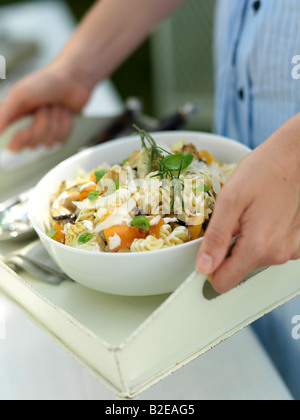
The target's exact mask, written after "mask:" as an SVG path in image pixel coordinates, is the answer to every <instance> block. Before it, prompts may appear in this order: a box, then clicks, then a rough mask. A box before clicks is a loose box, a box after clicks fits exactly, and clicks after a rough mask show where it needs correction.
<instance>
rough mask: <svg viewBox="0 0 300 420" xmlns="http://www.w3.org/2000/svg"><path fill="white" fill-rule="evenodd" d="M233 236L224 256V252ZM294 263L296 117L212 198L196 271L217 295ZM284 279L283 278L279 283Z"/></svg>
mask: <svg viewBox="0 0 300 420" xmlns="http://www.w3.org/2000/svg"><path fill="white" fill-rule="evenodd" d="M237 235H239V237H238V239H237V242H236V245H235V246H234V248H233V252H232V254H231V256H230V257H228V258H226V257H227V253H228V248H229V245H230V242H231V240H232V238H233V237H235V236H237ZM299 258H300V116H299V115H297V116H296V117H294V118H293V119H292V120H290V121H289V122H288V123H286V124H285V125H284V126H283V127H281V128H280V129H279V130H278V131H277V132H276V133H275V134H273V136H271V137H270V139H268V140H267V141H266V142H265V143H263V144H262V145H261V146H260V147H258V148H257V149H256V150H254V151H253V152H252V153H251V154H250V155H248V156H247V157H246V158H245V159H244V160H243V161H242V162H241V163H240V165H239V166H238V168H237V170H236V171H235V172H234V174H233V175H232V176H231V178H229V180H228V182H227V183H226V184H225V186H224V188H223V190H222V191H221V193H220V195H219V197H218V198H217V202H216V207H215V212H214V214H213V217H212V220H211V222H210V224H209V227H208V229H207V232H206V235H205V238H204V241H203V243H202V246H201V248H200V251H199V255H198V259H197V263H196V268H197V270H198V271H199V272H201V273H203V274H207V275H209V278H210V281H211V283H212V285H213V287H214V288H215V290H216V291H218V292H219V293H225V292H227V291H229V290H230V289H232V288H233V287H235V286H236V285H237V284H238V283H239V282H240V281H241V280H242V279H243V278H244V277H245V276H246V275H247V274H249V273H250V272H251V271H253V270H254V269H258V268H262V267H265V266H272V265H280V264H283V263H286V262H287V261H289V260H295V259H299ZM283 280H284V279H283Z"/></svg>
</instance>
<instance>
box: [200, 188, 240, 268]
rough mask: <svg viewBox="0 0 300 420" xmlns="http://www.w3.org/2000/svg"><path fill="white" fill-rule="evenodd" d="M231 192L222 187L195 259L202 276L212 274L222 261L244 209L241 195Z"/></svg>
mask: <svg viewBox="0 0 300 420" xmlns="http://www.w3.org/2000/svg"><path fill="white" fill-rule="evenodd" d="M232 191H233V193H232ZM232 191H231V189H230V188H228V189H226V188H225V187H224V189H223V190H222V192H221V193H220V195H219V197H218V199H217V202H216V206H215V210H214V213H213V216H212V219H211V221H210V223H209V226H208V228H207V231H206V233H205V236H204V239H203V242H202V245H201V247H200V250H199V254H198V257H197V262H196V269H197V271H199V272H200V273H202V274H211V273H213V272H214V271H215V270H217V268H218V267H219V266H220V265H221V263H222V262H223V261H224V259H225V257H226V256H227V253H228V249H229V246H230V242H231V240H232V238H233V237H234V234H235V233H236V231H237V229H238V226H239V224H238V222H239V220H240V218H241V216H242V214H243V211H244V209H245V207H246V203H244V202H243V199H242V195H238V194H236V192H235V191H236V190H235V189H232Z"/></svg>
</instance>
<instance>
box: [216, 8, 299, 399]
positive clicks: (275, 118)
mask: <svg viewBox="0 0 300 420" xmlns="http://www.w3.org/2000/svg"><path fill="white" fill-rule="evenodd" d="M215 64H216V121H215V124H216V131H217V132H218V133H219V134H221V135H224V136H227V137H230V138H233V139H236V140H238V141H240V142H242V143H245V144H246V145H247V146H249V147H250V148H255V147H257V146H258V145H259V144H261V143H262V142H263V141H265V140H266V139H267V138H268V137H269V136H270V135H271V134H272V133H273V132H274V131H276V130H277V129H278V128H279V127H280V126H281V125H282V124H283V123H285V122H286V121H287V120H289V119H290V118H291V117H292V116H294V115H295V114H297V113H298V112H300V0H261V1H255V0H219V3H218V8H217V12H216V35H215ZM299 141H300V133H299ZM282 280H283V281H284V279H282ZM295 316H300V297H299V298H296V299H294V300H293V301H291V302H289V303H288V304H286V305H284V306H283V307H281V308H279V309H277V310H275V311H273V312H272V313H271V314H270V315H267V316H265V317H264V318H263V319H261V320H260V321H258V322H257V323H256V324H254V328H255V330H256V331H257V332H258V334H259V336H260V338H261V340H262V342H263V343H264V345H265V347H266V349H267V350H268V352H269V354H270V355H271V357H272V359H273V361H274V362H275V364H276V366H277V367H278V369H279V371H280V373H281V374H282V377H283V378H284V379H285V381H286V383H287V385H288V386H289V388H290V390H291V392H292V393H293V395H294V397H295V398H296V399H300V340H294V339H293V338H292V328H293V324H292V320H293V319H294V317H295ZM299 318H300V317H299Z"/></svg>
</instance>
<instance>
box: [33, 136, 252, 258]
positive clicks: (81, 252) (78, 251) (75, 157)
mask: <svg viewBox="0 0 300 420" xmlns="http://www.w3.org/2000/svg"><path fill="white" fill-rule="evenodd" d="M149 134H150V135H151V136H153V137H160V138H163V137H168V136H170V135H177V136H185V135H192V136H205V137H207V138H209V137H210V138H214V139H216V140H221V141H224V142H227V144H232V143H234V144H235V145H237V146H240V147H241V149H244V150H245V151H248V153H250V152H251V149H250V148H249V147H248V146H246V145H244V144H243V143H240V142H239V141H237V140H234V139H230V138H228V137H224V136H220V135H218V134H214V133H206V132H201V131H188V130H181V131H161V132H154V133H151V132H150V133H149ZM137 138H139V134H138V133H137V134H135V133H134V135H129V136H126V137H122V138H120V139H114V140H111V141H109V142H107V143H104V144H99V145H97V146H93V147H90V148H88V149H86V150H82V151H80V152H78V153H76V154H75V155H72V156H70V157H69V158H67V159H65V160H63V161H62V162H60V163H59V164H58V165H56V166H54V167H53V168H52V169H51V170H50V171H49V172H47V173H46V174H45V175H44V176H43V177H42V178H41V179H40V181H39V182H38V183H37V185H36V186H35V188H34V189H33V192H32V195H31V197H30V199H29V211H28V218H29V220H30V222H31V224H32V226H33V228H34V230H35V231H36V232H37V233H38V235H39V236H40V235H41V236H42V238H43V239H44V240H46V241H47V242H49V244H52V245H53V246H56V247H58V248H61V249H63V250H64V251H66V252H72V253H75V254H79V255H91V256H92V255H94V256H96V255H98V256H101V257H103V258H120V257H121V256H122V257H121V258H125V257H129V256H130V257H129V258H132V257H133V256H135V257H136V256H138V255H139V256H141V257H143V258H148V257H149V258H150V256H155V255H157V254H158V253H159V254H162V253H163V252H164V253H167V252H172V251H174V249H176V250H178V249H179V250H180V249H183V248H184V247H185V248H187V247H192V246H193V247H195V246H196V245H200V244H201V242H203V239H204V238H199V239H195V240H193V241H189V242H185V243H183V244H180V245H176V246H173V247H169V248H163V249H158V250H153V251H151V252H124V253H123V252H99V251H89V250H85V249H78V248H72V247H68V246H66V245H64V244H61V243H59V242H57V241H54V240H53V239H51V238H49V236H47V234H46V233H45V232H43V230H42V229H40V227H39V226H38V225H37V223H36V222H35V220H34V217H33V214H32V208H33V201H34V200H35V198H34V196H35V194H34V193H35V191H36V190H37V189H38V188H39V187H40V185H41V184H42V183H43V182H44V181H45V179H47V178H51V175H52V174H53V173H54V172H56V171H57V170H59V169H60V168H61V167H62V166H64V165H66V164H68V165H71V164H72V161H76V160H78V158H79V157H82V158H83V157H84V156H86V155H89V154H91V153H92V152H95V151H97V150H98V149H101V150H103V149H106V148H110V147H111V146H113V145H116V144H120V143H125V142H127V141H128V140H132V141H135V140H136V139H137ZM104 256H105V257H104ZM146 256H147V257H146Z"/></svg>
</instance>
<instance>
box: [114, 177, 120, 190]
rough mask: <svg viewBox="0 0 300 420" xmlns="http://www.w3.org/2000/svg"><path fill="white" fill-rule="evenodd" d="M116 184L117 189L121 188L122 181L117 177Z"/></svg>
mask: <svg viewBox="0 0 300 420" xmlns="http://www.w3.org/2000/svg"><path fill="white" fill-rule="evenodd" d="M115 186H116V190H118V189H120V182H119V180H118V179H115Z"/></svg>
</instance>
